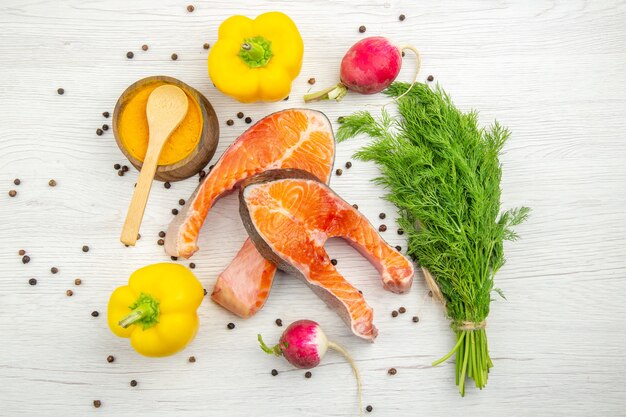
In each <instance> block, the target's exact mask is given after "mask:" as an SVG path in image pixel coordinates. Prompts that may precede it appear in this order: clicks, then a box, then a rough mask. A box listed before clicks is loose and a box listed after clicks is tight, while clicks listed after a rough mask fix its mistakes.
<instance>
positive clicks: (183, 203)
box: [178, 198, 185, 206]
mask: <svg viewBox="0 0 626 417" xmlns="http://www.w3.org/2000/svg"><path fill="white" fill-rule="evenodd" d="M178 204H179V205H181V206H184V205H185V200H183V199H182V198H181V199H180V200H178Z"/></svg>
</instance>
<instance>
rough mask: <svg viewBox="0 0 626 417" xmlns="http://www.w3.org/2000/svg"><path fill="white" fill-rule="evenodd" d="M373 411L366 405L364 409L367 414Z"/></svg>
mask: <svg viewBox="0 0 626 417" xmlns="http://www.w3.org/2000/svg"><path fill="white" fill-rule="evenodd" d="M373 409H374V408H373V407H372V406H371V405H368V406H367V407H365V411H367V412H368V413H371V412H372V410H373Z"/></svg>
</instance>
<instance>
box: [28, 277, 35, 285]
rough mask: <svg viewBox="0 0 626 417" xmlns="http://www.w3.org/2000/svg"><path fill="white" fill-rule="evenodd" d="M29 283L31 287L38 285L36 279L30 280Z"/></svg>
mask: <svg viewBox="0 0 626 417" xmlns="http://www.w3.org/2000/svg"><path fill="white" fill-rule="evenodd" d="M28 283H29V284H30V285H37V280H36V279H35V278H31V279H29V280H28Z"/></svg>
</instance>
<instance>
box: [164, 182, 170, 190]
mask: <svg viewBox="0 0 626 417" xmlns="http://www.w3.org/2000/svg"><path fill="white" fill-rule="evenodd" d="M171 186H172V184H170V183H169V181H165V183H164V184H163V187H165V188H166V189H168V190H169V189H170V187H171Z"/></svg>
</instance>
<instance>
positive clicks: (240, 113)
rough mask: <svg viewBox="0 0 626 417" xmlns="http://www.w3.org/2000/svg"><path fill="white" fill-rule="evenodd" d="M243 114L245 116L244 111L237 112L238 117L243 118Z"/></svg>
mask: <svg viewBox="0 0 626 417" xmlns="http://www.w3.org/2000/svg"><path fill="white" fill-rule="evenodd" d="M243 116H244V114H243V112H242V111H240V112H238V113H237V118H238V119H243Z"/></svg>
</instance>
